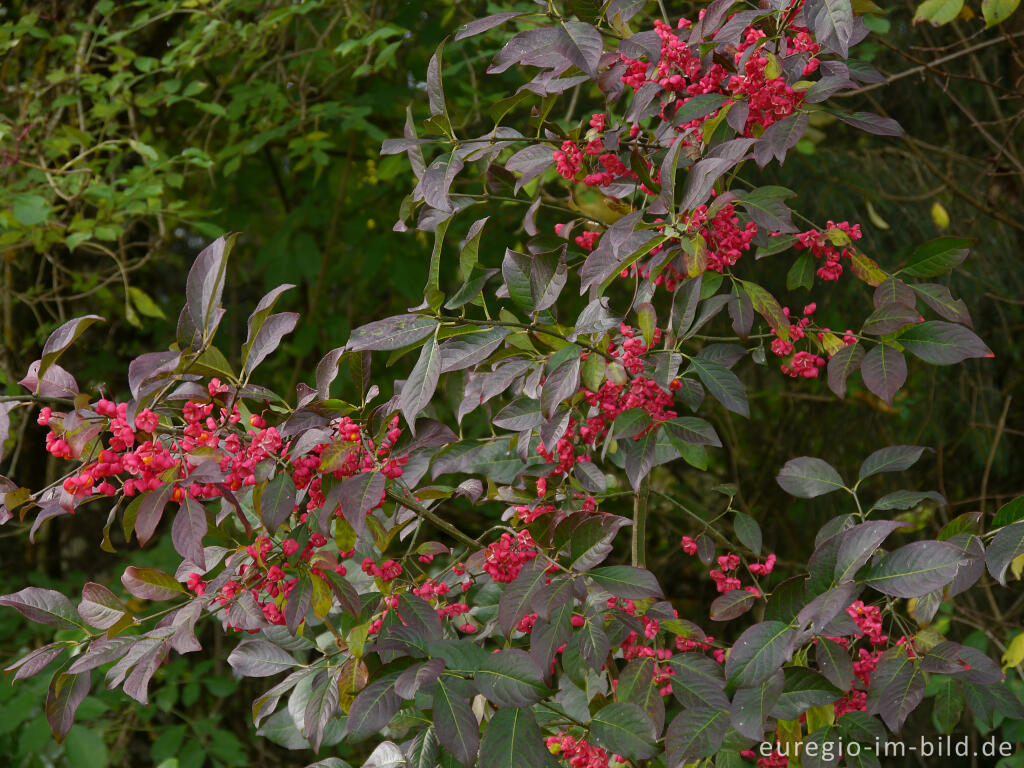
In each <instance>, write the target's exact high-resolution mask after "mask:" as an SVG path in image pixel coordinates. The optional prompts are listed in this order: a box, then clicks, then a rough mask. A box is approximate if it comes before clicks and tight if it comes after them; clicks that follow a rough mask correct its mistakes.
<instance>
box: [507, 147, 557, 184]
mask: <svg viewBox="0 0 1024 768" xmlns="http://www.w3.org/2000/svg"><path fill="white" fill-rule="evenodd" d="M554 163H555V158H554V150H553V149H552V148H551V147H549V146H547V145H545V144H531V145H530V146H528V147H525V148H523V149H521V150H519V151H518V152H516V153H515V154H514V155H512V157H510V158H509V159H508V162H507V163H506V164H505V168H506V169H508V170H509V171H513V172H514V173H518V174H520V176H519V177H518V178H517V179H516V184H515V193H516V194H519V190H520V189H522V188H523V186H524V185H526V184H529V183H530V182H531V181H532V180H533V179H535V178H536V177H537V176H540V175H541V174H542V173H544V171H546V170H547V169H548V168H549V167H550V166H552V165H554Z"/></svg>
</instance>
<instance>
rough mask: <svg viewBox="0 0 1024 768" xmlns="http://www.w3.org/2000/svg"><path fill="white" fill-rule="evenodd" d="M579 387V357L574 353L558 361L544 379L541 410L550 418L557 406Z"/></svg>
mask: <svg viewBox="0 0 1024 768" xmlns="http://www.w3.org/2000/svg"><path fill="white" fill-rule="evenodd" d="M579 387H580V358H579V357H578V356H576V355H574V356H573V357H571V358H570V359H568V360H566V361H564V362H562V363H560V364H559V365H558V366H556V367H555V369H554V370H553V371H551V373H549V374H548V375H547V378H546V379H545V380H544V389H543V390H541V396H540V404H541V411H542V412H543V413H544V415H545V416H547V417H548V418H550V417H551V416H552V415H553V414H554V412H555V409H556V408H557V406H558V405H559V404H560V403H562V402H563V401H565V400H567V399H568V398H570V397H572V396H573V395H575V394H576V391H577V390H578V389H579Z"/></svg>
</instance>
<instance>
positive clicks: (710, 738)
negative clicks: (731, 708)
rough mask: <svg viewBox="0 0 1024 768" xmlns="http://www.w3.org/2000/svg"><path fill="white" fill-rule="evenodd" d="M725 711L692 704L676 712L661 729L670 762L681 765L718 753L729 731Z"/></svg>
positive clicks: (727, 717)
mask: <svg viewBox="0 0 1024 768" xmlns="http://www.w3.org/2000/svg"><path fill="white" fill-rule="evenodd" d="M730 727H731V724H730V722H729V713H728V712H727V711H723V710H721V709H715V708H712V707H705V706H695V707H691V708H690V709H687V710H686V711H685V712H680V713H679V714H678V715H677V716H676V718H675V719H674V720H673V721H672V723H671V724H670V725H669V727H668V730H667V731H666V732H665V750H666V752H667V753H668V763H669V764H670V765H683V764H686V763H692V762H695V761H697V760H699V759H701V758H704V757H710V756H711V755H713V754H715V753H716V752H718V750H719V749H720V748H721V746H722V742H723V741H724V740H725V734H726V733H727V732H728V731H729V729H730Z"/></svg>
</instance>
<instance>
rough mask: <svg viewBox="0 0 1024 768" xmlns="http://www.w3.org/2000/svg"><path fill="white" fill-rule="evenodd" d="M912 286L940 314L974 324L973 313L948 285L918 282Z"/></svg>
mask: <svg viewBox="0 0 1024 768" xmlns="http://www.w3.org/2000/svg"><path fill="white" fill-rule="evenodd" d="M912 288H913V292H914V293H916V294H917V295H918V296H920V297H921V300H922V301H923V302H924V303H925V304H927V305H928V306H929V307H931V308H932V309H933V310H934V311H935V312H936V313H938V314H939V316H941V317H943V318H945V319H946V320H949V321H950V322H953V323H961V324H963V325H966V326H971V325H973V323H972V322H971V314H970V312H968V310H967V305H966V304H964V301H963V299H954V298H953V296H952V294H950V292H949V288H947V287H946V286H944V285H940V284H938V283H917V284H915V285H914V286H912Z"/></svg>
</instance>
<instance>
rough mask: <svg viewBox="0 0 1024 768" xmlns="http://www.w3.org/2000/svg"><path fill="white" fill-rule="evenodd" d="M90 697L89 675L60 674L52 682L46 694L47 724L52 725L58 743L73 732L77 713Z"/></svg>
mask: <svg viewBox="0 0 1024 768" xmlns="http://www.w3.org/2000/svg"><path fill="white" fill-rule="evenodd" d="M87 695H89V674H88V673H85V674H81V675H72V674H68V673H66V672H65V673H58V674H56V675H54V676H53V679H52V680H51V681H50V687H49V689H48V690H47V692H46V722H48V723H49V724H50V730H51V731H53V738H54V739H56V741H57V743H58V744H59V743H60V742H62V741H64V737H65V736H67V735H68V731H70V730H71V725H72V724H73V723H74V720H75V711H76V710H77V709H78V705H79V704H81V703H82V702H83V701H84V700H85V697H86V696H87Z"/></svg>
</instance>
